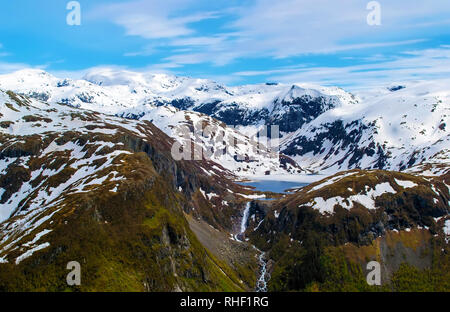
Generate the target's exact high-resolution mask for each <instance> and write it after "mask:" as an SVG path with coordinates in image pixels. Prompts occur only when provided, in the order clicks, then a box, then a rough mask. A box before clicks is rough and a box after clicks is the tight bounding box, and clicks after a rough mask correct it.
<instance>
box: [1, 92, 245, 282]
mask: <svg viewBox="0 0 450 312" xmlns="http://www.w3.org/2000/svg"><path fill="white" fill-rule="evenodd" d="M0 105H1V112H2V115H1V119H2V123H3V124H6V123H7V124H8V126H7V127H2V129H1V132H0V142H1V145H0V162H1V167H0V168H1V176H0V188H1V190H2V192H1V198H0V201H1V205H0V216H1V218H2V219H1V221H2V223H1V226H0V233H1V234H0V259H1V261H0V262H1V264H0V289H2V290H52V291H62V290H64V289H66V288H67V284H66V282H65V276H66V275H67V270H66V265H67V263H68V262H69V261H78V262H79V263H80V264H81V267H82V272H83V275H82V279H83V282H82V285H81V286H80V287H79V289H80V290H84V291H89V290H138V291H144V290H152V291H156V290H160V291H171V290H202V289H203V290H242V289H245V287H248V286H246V285H245V284H242V283H240V282H239V278H238V275H237V273H236V272H235V271H233V270H231V269H230V268H229V267H228V266H227V265H226V264H222V263H221V262H219V261H217V259H215V257H214V256H213V255H212V254H210V253H209V252H208V251H207V250H206V249H205V248H204V247H203V246H202V245H201V244H200V243H199V242H198V240H197V238H196V237H195V235H194V234H193V233H192V232H191V230H190V228H189V226H188V223H187V221H186V219H185V217H184V213H186V212H189V213H192V215H194V216H197V217H199V218H205V219H208V222H210V224H213V225H216V226H217V227H218V228H227V227H231V220H232V216H233V215H234V214H236V215H238V214H239V212H238V208H239V203H234V202H233V199H234V197H233V196H231V198H230V199H229V202H225V201H222V200H221V201H218V202H214V201H211V202H210V201H206V199H204V200H203V201H204V202H203V203H202V202H201V201H200V200H198V199H197V198H198V197H199V194H201V192H204V194H205V196H208V195H210V194H213V193H214V194H215V195H214V196H217V197H218V196H220V197H221V198H222V197H225V196H224V195H223V194H224V193H225V192H229V191H228V190H230V191H231V190H234V191H235V192H236V193H238V192H239V190H238V189H236V188H238V187H239V186H236V185H234V184H232V183H231V182H230V181H229V180H227V179H225V178H224V177H223V176H222V173H223V169H222V170H220V171H218V172H215V169H214V168H213V164H211V163H208V162H207V161H201V162H184V161H178V162H177V161H175V160H174V159H173V158H172V157H171V152H170V147H171V144H172V140H171V139H170V138H169V137H167V136H166V135H165V134H164V133H163V132H162V131H160V130H159V129H158V128H156V127H155V126H153V125H152V124H151V123H149V122H146V121H144V122H138V121H127V120H124V119H121V118H117V117H112V116H105V115H102V114H99V113H95V112H91V111H86V110H78V109H73V108H70V107H67V106H64V105H49V104H46V103H43V102H39V101H36V100H30V99H28V98H25V97H22V96H18V95H16V94H14V93H12V92H9V93H8V94H6V93H1V94H0ZM214 165H215V164H214ZM219 194H220V195H219ZM196 211H197V212H196ZM224 272H225V273H224ZM30 276H31V277H30ZM25 280H26V283H25V282H24V281H25ZM24 287H25V288H24Z"/></svg>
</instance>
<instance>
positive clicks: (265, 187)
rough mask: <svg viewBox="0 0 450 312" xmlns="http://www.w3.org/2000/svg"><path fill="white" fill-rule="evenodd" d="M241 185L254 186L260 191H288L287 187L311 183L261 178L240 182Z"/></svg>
mask: <svg viewBox="0 0 450 312" xmlns="http://www.w3.org/2000/svg"><path fill="white" fill-rule="evenodd" d="M239 184H241V185H245V186H253V187H254V188H255V189H256V190H257V191H260V192H274V193H286V190H287V189H291V188H298V187H303V186H306V185H308V184H309V183H301V182H292V181H276V180H259V181H250V182H239Z"/></svg>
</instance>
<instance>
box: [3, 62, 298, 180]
mask: <svg viewBox="0 0 450 312" xmlns="http://www.w3.org/2000/svg"><path fill="white" fill-rule="evenodd" d="M0 81H1V82H0V88H1V89H5V90H13V91H15V92H17V93H20V94H23V95H27V96H30V97H33V98H36V99H39V100H42V101H46V102H49V103H54V104H56V103H62V104H67V105H70V106H73V107H78V108H84V109H90V110H93V111H98V112H101V113H107V114H115V115H117V116H121V117H126V118H129V119H139V120H149V121H151V122H152V123H153V124H155V125H156V126H157V127H158V128H160V129H162V130H163V131H164V132H165V133H166V134H168V135H169V136H171V137H172V138H175V139H177V140H178V141H180V142H181V143H184V142H185V139H186V137H185V132H184V131H183V130H185V129H186V128H187V129H188V130H189V133H188V135H189V137H190V139H191V140H197V142H196V143H197V146H199V147H200V148H203V149H204V150H205V151H206V152H210V154H211V155H209V154H208V155H209V156H210V158H211V159H212V160H213V161H216V162H218V163H219V164H221V165H223V166H224V167H225V168H226V169H228V170H230V171H232V172H233V173H235V174H238V175H243V176H249V175H254V174H258V175H264V174H267V173H269V172H270V173H300V172H302V170H301V168H300V167H298V166H297V165H296V164H295V162H294V161H293V160H292V159H289V158H288V157H286V156H284V155H281V156H280V157H279V155H278V153H277V152H276V151H271V150H270V148H268V147H267V146H268V144H265V143H266V142H264V141H262V140H257V139H256V138H252V137H248V136H246V135H243V134H242V133H240V132H239V131H237V130H235V129H234V128H233V127H230V126H227V125H226V124H225V123H223V122H220V121H218V120H216V119H214V118H212V117H210V116H208V115H206V114H202V113H200V112H194V111H187V110H181V109H179V108H180V107H182V106H183V105H182V104H181V103H183V102H186V101H189V103H191V102H192V103H193V102H195V103H197V104H199V105H201V104H204V103H205V102H208V101H215V100H216V99H226V98H228V97H230V96H231V93H230V92H229V91H227V90H226V89H225V88H224V87H222V86H220V85H218V84H216V83H214V82H212V81H208V80H202V79H190V78H180V77H174V76H168V75H150V74H141V73H133V72H127V71H119V72H117V71H112V70H103V71H99V72H91V73H88V74H87V75H86V76H85V77H84V79H82V80H70V79H58V78H56V77H54V76H52V75H50V74H49V73H46V72H45V71H41V70H22V71H19V72H16V73H13V74H10V75H3V76H1V77H0ZM188 99H189V100H188ZM206 125H208V131H209V132H211V133H210V134H209V136H208V137H206V136H204V135H203V133H204V132H205V131H204V130H205V129H204V128H205V126H206ZM198 130H200V133H198ZM196 131H197V132H196ZM231 142H234V144H230V143H231ZM204 154H205V153H204Z"/></svg>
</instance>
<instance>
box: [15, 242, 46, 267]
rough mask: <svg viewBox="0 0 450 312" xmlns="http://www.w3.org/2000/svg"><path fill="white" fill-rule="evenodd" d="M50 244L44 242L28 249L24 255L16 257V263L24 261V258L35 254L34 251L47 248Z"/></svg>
mask: <svg viewBox="0 0 450 312" xmlns="http://www.w3.org/2000/svg"><path fill="white" fill-rule="evenodd" d="M48 246H50V244H49V243H43V244H41V245H38V246H36V247H34V248H32V249H30V250H28V251H26V252H25V253H23V254H22V255H20V256H18V257H17V258H16V264H19V263H20V262H22V261H23V260H25V259H26V258H28V257H31V255H33V253H35V252H36V251H39V250H41V249H44V248H47V247H48Z"/></svg>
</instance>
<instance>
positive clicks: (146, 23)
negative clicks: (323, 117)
mask: <svg viewBox="0 0 450 312" xmlns="http://www.w3.org/2000/svg"><path fill="white" fill-rule="evenodd" d="M4 2H5V1H4ZM68 2H70V1H65V0H40V1H35V0H14V1H8V2H5V3H2V9H1V10H0V18H1V22H0V73H7V72H11V71H14V70H18V69H21V68H25V67H38V68H42V69H45V70H47V71H49V72H51V73H54V74H55V75H58V76H69V77H73V78H79V77H82V76H83V74H84V73H85V72H86V71H88V70H89V69H91V68H93V67H118V68H124V69H130V70H135V71H149V72H167V73H172V74H177V75H182V76H191V77H200V78H211V79H214V80H216V81H219V82H222V83H225V84H228V85H235V84H244V83H258V82H267V81H270V82H275V81H276V82H286V83H290V82H310V83H318V84H324V85H338V86H342V87H346V88H349V89H352V88H359V87H367V86H372V85H378V84H385V83H396V82H402V81H405V80H411V79H413V80H417V79H440V78H444V77H450V75H449V74H450V1H443V0H427V1H423V0H384V1H383V0H380V1H378V3H379V4H380V17H381V25H374V26H371V25H368V23H367V15H368V14H369V13H370V12H371V11H372V10H368V9H367V4H368V3H369V2H370V1H366V0H339V1H336V0H270V1H269V0H241V1H237V0H226V1H224V0H214V1H211V0H210V1H205V0H195V1H194V0H146V1H142V0H131V1H125V0H120V1H119V0H113V1H111V0H108V1H104V0H79V1H78V2H79V3H80V5H81V25H80V26H69V25H67V23H66V16H67V14H68V13H69V10H67V9H66V5H67V3H68Z"/></svg>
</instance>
